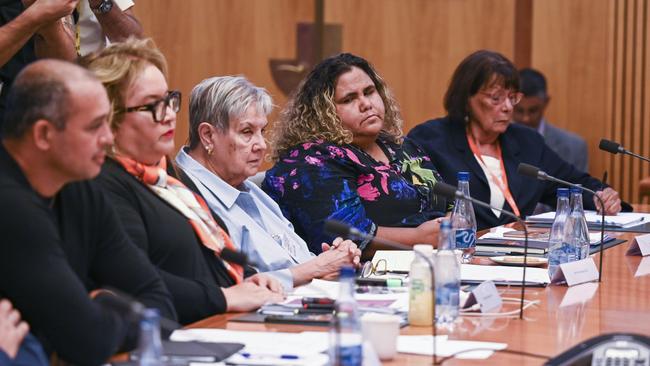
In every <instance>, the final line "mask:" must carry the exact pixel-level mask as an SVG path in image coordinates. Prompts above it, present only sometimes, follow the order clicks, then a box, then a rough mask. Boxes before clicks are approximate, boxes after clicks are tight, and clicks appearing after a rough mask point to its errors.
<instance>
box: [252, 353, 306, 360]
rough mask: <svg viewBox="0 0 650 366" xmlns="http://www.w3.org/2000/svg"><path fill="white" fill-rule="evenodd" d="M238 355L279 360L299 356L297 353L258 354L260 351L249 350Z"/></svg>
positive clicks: (294, 358)
mask: <svg viewBox="0 0 650 366" xmlns="http://www.w3.org/2000/svg"><path fill="white" fill-rule="evenodd" d="M240 355H241V356H242V357H245V358H279V359H281V360H297V359H299V358H300V356H298V355H288V354H281V355H277V354H260V353H250V352H242V353H240Z"/></svg>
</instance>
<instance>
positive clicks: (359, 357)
mask: <svg viewBox="0 0 650 366" xmlns="http://www.w3.org/2000/svg"><path fill="white" fill-rule="evenodd" d="M362 361H363V348H362V347H361V344H356V345H350V346H342V347H340V348H339V365H341V366H361V365H362V364H363V362H362Z"/></svg>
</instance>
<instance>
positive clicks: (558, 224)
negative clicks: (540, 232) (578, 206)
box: [548, 188, 575, 278]
mask: <svg viewBox="0 0 650 366" xmlns="http://www.w3.org/2000/svg"><path fill="white" fill-rule="evenodd" d="M569 214H570V208H569V190H568V189H567V188H558V189H557V207H556V209H555V219H554V220H553V226H551V234H550V236H549V240H548V275H549V277H551V278H553V275H554V274H555V272H557V269H558V266H559V265H560V264H562V263H567V262H570V261H571V260H574V259H575V250H574V249H573V247H572V246H571V244H569V243H567V241H566V230H565V226H566V222H567V219H568V218H569Z"/></svg>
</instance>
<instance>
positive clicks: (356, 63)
mask: <svg viewBox="0 0 650 366" xmlns="http://www.w3.org/2000/svg"><path fill="white" fill-rule="evenodd" d="M352 67H358V68H359V69H361V70H363V71H364V72H365V73H366V74H367V75H368V77H370V79H371V80H372V82H373V83H374V84H375V88H377V92H378V93H379V95H380V96H381V99H382V101H383V102H384V106H385V107H386V112H385V113H386V114H385V116H384V128H383V129H382V131H381V136H382V137H384V138H386V139H388V140H391V141H393V142H395V143H401V138H402V123H403V122H402V117H401V114H400V111H399V107H398V105H397V102H396V101H395V99H394V98H393V96H392V94H391V93H390V91H389V90H388V87H387V86H386V83H385V82H384V80H383V79H382V78H381V76H379V74H378V73H377V71H375V69H374V68H373V67H372V65H370V63H369V62H368V61H366V60H365V59H363V58H361V57H359V56H355V55H352V54H350V53H341V54H338V55H336V56H332V57H329V58H327V59H325V60H323V61H322V62H321V63H319V64H318V65H316V66H315V67H314V69H313V70H312V71H311V72H310V73H309V74H308V75H307V77H306V78H305V79H304V80H303V81H302V82H301V84H300V85H299V87H298V89H297V91H296V93H295V94H294V95H293V96H292V98H291V100H290V101H289V102H288V103H287V106H286V107H285V108H284V110H283V111H282V113H281V115H280V119H279V121H277V122H276V123H275V125H274V126H273V129H272V131H271V136H270V142H271V146H272V152H271V158H272V159H273V160H277V159H278V157H279V156H280V155H281V154H282V153H283V152H285V151H287V150H288V149H290V148H291V147H293V146H295V145H297V144H300V143H303V142H305V141H309V140H313V139H322V140H325V141H328V142H332V143H336V144H344V143H351V142H352V137H353V136H352V132H351V131H349V130H347V129H346V128H345V127H343V124H342V122H341V119H340V118H339V117H338V115H337V114H336V106H335V105H334V94H335V91H336V83H337V81H338V78H339V76H341V75H342V74H344V73H346V72H348V71H350V70H352Z"/></svg>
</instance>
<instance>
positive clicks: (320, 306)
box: [302, 303, 334, 310]
mask: <svg viewBox="0 0 650 366" xmlns="http://www.w3.org/2000/svg"><path fill="white" fill-rule="evenodd" d="M302 308H303V309H311V310H314V309H320V310H334V303H331V304H302Z"/></svg>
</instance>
